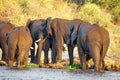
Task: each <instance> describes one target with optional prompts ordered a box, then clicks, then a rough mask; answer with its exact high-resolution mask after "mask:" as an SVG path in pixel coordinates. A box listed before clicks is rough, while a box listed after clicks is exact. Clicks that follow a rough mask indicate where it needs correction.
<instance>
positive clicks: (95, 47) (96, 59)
mask: <svg viewBox="0 0 120 80" xmlns="http://www.w3.org/2000/svg"><path fill="white" fill-rule="evenodd" d="M91 54H92V57H93V61H94V66H95V67H94V70H95V71H96V72H100V49H99V47H98V45H95V44H94V45H92V46H91Z"/></svg>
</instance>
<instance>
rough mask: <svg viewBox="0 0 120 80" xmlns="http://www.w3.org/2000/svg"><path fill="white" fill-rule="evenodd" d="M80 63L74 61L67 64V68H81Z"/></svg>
mask: <svg viewBox="0 0 120 80" xmlns="http://www.w3.org/2000/svg"><path fill="white" fill-rule="evenodd" d="M81 68H82V65H81V64H79V63H74V64H73V65H68V66H67V69H69V70H76V69H81Z"/></svg>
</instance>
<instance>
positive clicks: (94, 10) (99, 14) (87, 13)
mask: <svg viewBox="0 0 120 80" xmlns="http://www.w3.org/2000/svg"><path fill="white" fill-rule="evenodd" d="M76 18H80V19H82V20H85V21H87V22H90V23H98V24H99V25H101V26H111V25H112V23H111V20H112V18H111V15H110V14H109V13H106V12H105V11H104V10H102V9H100V7H99V6H97V5H96V4H91V3H86V4H85V5H84V6H82V7H81V9H80V10H79V11H78V13H76Z"/></svg>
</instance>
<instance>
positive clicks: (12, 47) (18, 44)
mask: <svg viewBox="0 0 120 80" xmlns="http://www.w3.org/2000/svg"><path fill="white" fill-rule="evenodd" d="M6 36H7V44H8V66H9V67H10V68H13V67H14V66H17V68H20V66H21V65H22V64H23V65H24V67H25V68H26V67H27V63H28V54H29V50H30V47H31V45H32V37H31V35H30V32H29V29H28V28H24V27H16V28H14V29H12V30H11V31H9V32H8V33H7V34H6Z"/></svg>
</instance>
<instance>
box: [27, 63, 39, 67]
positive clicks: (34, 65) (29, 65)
mask: <svg viewBox="0 0 120 80" xmlns="http://www.w3.org/2000/svg"><path fill="white" fill-rule="evenodd" d="M28 67H32V68H37V67H38V65H37V64H33V63H29V64H28Z"/></svg>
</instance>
